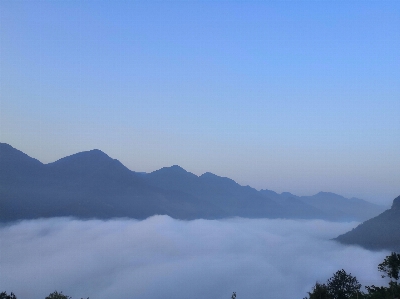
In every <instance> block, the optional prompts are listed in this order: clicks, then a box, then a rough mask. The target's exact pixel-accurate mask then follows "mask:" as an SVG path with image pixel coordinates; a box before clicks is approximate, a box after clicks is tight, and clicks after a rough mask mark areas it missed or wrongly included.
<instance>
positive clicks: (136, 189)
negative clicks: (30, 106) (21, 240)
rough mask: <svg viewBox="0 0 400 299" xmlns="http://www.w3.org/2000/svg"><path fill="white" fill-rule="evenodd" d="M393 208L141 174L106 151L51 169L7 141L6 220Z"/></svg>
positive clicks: (1, 169)
mask: <svg viewBox="0 0 400 299" xmlns="http://www.w3.org/2000/svg"><path fill="white" fill-rule="evenodd" d="M384 210H385V208H384V207H382V206H378V205H375V204H372V203H369V202H367V201H364V200H362V199H357V198H351V199H347V198H344V197H342V196H340V195H337V194H333V193H327V192H320V193H318V194H316V195H313V196H296V195H293V194H291V193H287V192H286V193H282V194H278V193H276V192H273V191H270V190H261V191H258V190H256V189H254V188H251V187H249V186H241V185H239V184H237V183H236V182H235V181H233V180H231V179H229V178H225V177H219V176H217V175H215V174H212V173H209V172H207V173H205V174H203V175H201V176H197V175H195V174H193V173H190V172H187V171H186V170H184V169H183V168H181V167H179V166H176V165H175V166H171V167H164V168H161V169H159V170H157V171H154V172H152V173H139V172H134V171H131V170H129V169H128V168H126V167H125V166H124V165H122V163H121V162H119V161H118V160H115V159H112V158H110V157H109V156H107V155H106V154H105V153H103V152H102V151H100V150H91V151H87V152H81V153H77V154H74V155H71V156H68V157H65V158H62V159H60V160H58V161H56V162H53V163H49V164H43V163H41V162H40V161H38V160H36V159H34V158H31V157H29V156H28V155H26V154H24V153H23V152H21V151H19V150H17V149H15V148H13V147H12V146H10V145H8V144H5V143H0V221H1V222H8V221H15V220H20V219H35V218H41V217H57V216H72V217H77V218H99V219H108V218H113V217H129V218H136V219H144V218H147V217H149V216H152V215H155V214H165V215H169V216H171V217H173V218H177V219H196V218H204V219H218V218H227V217H236V216H237V217H248V218H290V219H325V220H332V221H352V220H355V221H364V220H366V219H369V218H371V217H374V216H376V215H378V214H379V213H381V212H383V211H384Z"/></svg>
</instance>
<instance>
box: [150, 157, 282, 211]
mask: <svg viewBox="0 0 400 299" xmlns="http://www.w3.org/2000/svg"><path fill="white" fill-rule="evenodd" d="M145 180H146V182H147V183H148V184H149V185H151V186H154V187H158V188H162V189H165V190H169V191H181V192H184V193H187V194H191V195H192V196H194V197H196V198H198V199H200V200H202V201H204V202H208V203H210V204H213V205H215V206H216V207H218V208H219V209H222V210H224V211H225V213H226V214H227V216H228V217H234V216H239V217H251V218H254V217H261V218H262V217H271V218H277V217H285V216H286V212H285V209H284V208H283V207H282V206H280V205H279V204H277V203H276V202H274V201H273V200H271V199H270V198H268V197H267V196H265V195H263V194H262V193H260V192H259V191H257V190H256V189H253V188H251V187H248V186H246V187H244V186H241V185H239V184H238V183H236V182H235V181H234V180H231V179H229V178H225V177H219V176H217V175H215V174H212V173H209V172H207V173H204V174H203V175H201V176H196V175H195V174H193V173H190V172H187V171H186V170H184V169H183V168H181V167H179V166H176V165H175V166H172V167H164V168H162V169H160V170H156V171H154V172H152V173H150V174H148V175H146V176H145Z"/></svg>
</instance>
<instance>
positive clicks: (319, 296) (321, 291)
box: [308, 282, 331, 299]
mask: <svg viewBox="0 0 400 299" xmlns="http://www.w3.org/2000/svg"><path fill="white" fill-rule="evenodd" d="M308 295H309V299H330V298H331V296H330V295H329V293H328V287H327V286H326V284H324V283H319V282H317V283H315V286H314V287H313V290H312V292H308Z"/></svg>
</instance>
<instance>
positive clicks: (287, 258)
mask: <svg viewBox="0 0 400 299" xmlns="http://www.w3.org/2000/svg"><path fill="white" fill-rule="evenodd" d="M356 225H357V223H355V222H354V223H339V222H326V221H322V220H307V221H299V220H278V219H241V218H235V219H225V220H194V221H181V220H175V219H172V218H170V217H168V216H153V217H150V218H148V219H146V220H143V221H136V220H127V219H114V220H109V221H102V220H89V221H82V220H73V219H67V218H50V219H40V220H27V221H22V222H19V223H14V224H12V225H8V226H2V227H0V239H1V240H2V242H1V243H0V249H1V255H0V278H1V279H0V287H1V290H2V291H7V293H10V292H14V293H15V295H16V296H17V297H18V298H19V299H43V298H45V297H46V296H47V295H49V294H50V293H51V292H54V291H55V290H57V291H58V292H60V291H62V292H63V293H64V294H65V295H68V296H71V297H72V298H73V299H79V298H87V297H89V298H96V299H108V298H111V297H112V298H115V299H126V298H139V299H156V298H177V299H180V298H182V299H184V298H194V299H197V298H199V299H200V298H216V299H228V298H231V295H232V292H236V293H237V298H238V299H240V298H254V299H257V298H284V299H285V298H287V299H289V298H303V297H305V296H306V295H307V292H309V291H311V289H312V287H313V286H314V285H315V283H316V282H317V281H319V282H320V283H325V282H326V281H327V280H328V278H330V277H332V276H333V274H334V273H335V272H336V271H338V270H341V269H344V270H345V271H346V272H347V273H348V274H351V275H353V276H355V277H356V278H357V279H358V281H359V282H360V283H361V284H362V285H363V287H364V286H370V285H376V286H381V285H382V286H387V284H388V281H387V280H385V279H382V278H381V275H380V274H381V273H380V272H379V271H378V264H380V263H381V262H383V260H384V258H385V257H386V256H387V255H389V254H390V252H387V251H369V250H365V249H362V248H359V247H354V246H346V245H341V244H339V243H336V242H335V241H331V240H330V239H331V238H334V237H336V236H337V235H339V234H342V233H344V232H346V231H348V230H350V229H351V228H353V227H355V226H356Z"/></svg>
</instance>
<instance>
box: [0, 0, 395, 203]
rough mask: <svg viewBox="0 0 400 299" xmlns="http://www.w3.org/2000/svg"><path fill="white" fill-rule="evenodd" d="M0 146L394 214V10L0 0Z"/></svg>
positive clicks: (349, 4)
mask: <svg viewBox="0 0 400 299" xmlns="http://www.w3.org/2000/svg"><path fill="white" fill-rule="evenodd" d="M0 26H1V27H0V38H1V39H0V63H1V64H0V71H1V73H0V88H1V89H0V96H1V103H0V104H1V106H0V109H1V110H0V141H1V142H6V143H9V144H11V145H12V146H14V147H16V148H18V149H19V150H22V151H23V152H25V153H27V154H28V155H30V156H32V157H35V158H37V159H39V160H40V161H42V162H44V163H48V162H52V161H55V160H57V159H59V158H61V157H64V156H66V155H70V154H73V153H76V152H79V151H84V150H90V149H94V148H98V149H101V150H103V151H104V152H105V153H107V154H108V155H109V156H111V157H113V158H116V159H119V160H120V161H121V162H122V163H123V164H124V165H126V166H127V167H128V168H130V169H132V170H135V171H145V172H151V171H154V170H156V169H159V168H161V167H163V166H171V165H174V164H178V165H180V166H182V167H183V168H185V169H186V170H188V171H190V172H193V173H195V174H197V175H200V174H202V173H204V172H206V171H210V172H213V173H215V174H217V175H220V176H227V177H230V178H232V179H234V180H235V181H236V182H238V183H239V184H242V185H250V186H252V187H255V188H257V189H261V188H262V189H265V188H267V189H270V190H274V191H277V192H283V191H289V192H292V193H294V194H297V195H311V194H315V193H317V192H319V191H331V192H335V193H338V194H341V195H344V196H346V197H353V196H355V197H360V198H364V199H367V200H370V201H373V202H378V203H382V204H385V205H389V204H390V203H391V201H392V200H393V198H395V197H396V196H398V195H399V194H400V171H399V170H400V54H399V53H400V2H399V1H196V2H193V1H175V2H170V1H165V2H149V1H119V2H118V1H5V0H1V1H0Z"/></svg>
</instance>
